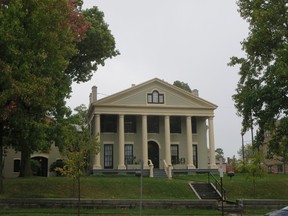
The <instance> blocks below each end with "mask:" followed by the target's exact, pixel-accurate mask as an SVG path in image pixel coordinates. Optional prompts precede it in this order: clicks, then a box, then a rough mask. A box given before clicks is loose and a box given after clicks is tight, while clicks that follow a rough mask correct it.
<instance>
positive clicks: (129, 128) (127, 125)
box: [124, 115, 136, 133]
mask: <svg viewBox="0 0 288 216" xmlns="http://www.w3.org/2000/svg"><path fill="white" fill-rule="evenodd" d="M124 131H125V133H136V116H134V115H125V116H124Z"/></svg>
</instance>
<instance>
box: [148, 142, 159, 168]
mask: <svg viewBox="0 0 288 216" xmlns="http://www.w3.org/2000/svg"><path fill="white" fill-rule="evenodd" d="M148 159H150V160H151V161H152V163H153V165H154V168H159V146H158V144H157V143H156V142H154V141H149V142H148Z"/></svg>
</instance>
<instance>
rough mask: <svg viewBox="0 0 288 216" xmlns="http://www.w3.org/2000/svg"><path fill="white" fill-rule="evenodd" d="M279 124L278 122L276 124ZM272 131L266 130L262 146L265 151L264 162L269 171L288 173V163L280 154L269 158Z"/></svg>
mask: <svg viewBox="0 0 288 216" xmlns="http://www.w3.org/2000/svg"><path fill="white" fill-rule="evenodd" d="M276 125H277V124H276ZM271 136H272V135H271V132H268V131H267V132H265V134H264V143H263V146H262V147H261V150H262V152H263V155H264V157H265V159H264V164H265V165H266V167H267V172H268V173H275V174H276V173H284V172H286V173H287V170H288V164H284V162H283V159H282V157H280V156H274V157H273V158H271V159H267V154H268V148H269V146H268V145H269V141H270V139H271ZM284 166H285V167H284Z"/></svg>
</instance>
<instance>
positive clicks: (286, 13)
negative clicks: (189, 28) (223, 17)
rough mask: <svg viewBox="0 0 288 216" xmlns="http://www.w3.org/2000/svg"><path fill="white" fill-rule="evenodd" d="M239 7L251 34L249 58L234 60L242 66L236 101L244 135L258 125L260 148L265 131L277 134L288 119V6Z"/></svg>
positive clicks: (259, 1) (244, 2) (246, 44)
mask: <svg viewBox="0 0 288 216" xmlns="http://www.w3.org/2000/svg"><path fill="white" fill-rule="evenodd" d="M237 4H238V6H239V12H240V15H241V17H242V18H243V19H245V20H246V21H247V22H248V23H249V30H250V32H249V35H248V37H247V38H246V39H245V40H244V41H243V42H242V49H243V51H244V52H245V56H244V57H232V58H231V61H230V65H231V66H235V65H239V66H240V69H239V75H240V80H239V82H238V85H237V89H236V94H235V95H233V99H234V101H235V106H236V108H237V113H238V115H239V116H241V117H242V118H243V120H242V127H243V132H246V131H247V130H248V129H250V128H251V127H254V126H255V125H256V128H257V133H256V139H255V140H254V143H253V146H254V148H258V147H259V146H260V145H262V144H263V141H264V132H265V131H274V130H275V128H276V124H275V122H276V121H278V120H280V122H282V120H283V122H284V121H286V120H287V114H288V5H287V1H286V0H279V1H272V0H239V1H238V2H237ZM285 119H286V120H285ZM281 124H282V123H280V125H281ZM254 128H255V127H254ZM279 133H280V131H279ZM286 135H287V134H281V135H280V134H279V136H282V137H284V136H286ZM270 147H272V148H273V145H271V146H270ZM274 153H276V152H275V151H274Z"/></svg>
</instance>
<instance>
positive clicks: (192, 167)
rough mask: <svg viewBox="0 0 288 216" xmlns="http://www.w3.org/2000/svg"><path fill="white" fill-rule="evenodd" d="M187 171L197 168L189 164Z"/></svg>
mask: <svg viewBox="0 0 288 216" xmlns="http://www.w3.org/2000/svg"><path fill="white" fill-rule="evenodd" d="M187 169H196V167H195V166H194V165H193V164H188V165H187Z"/></svg>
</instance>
